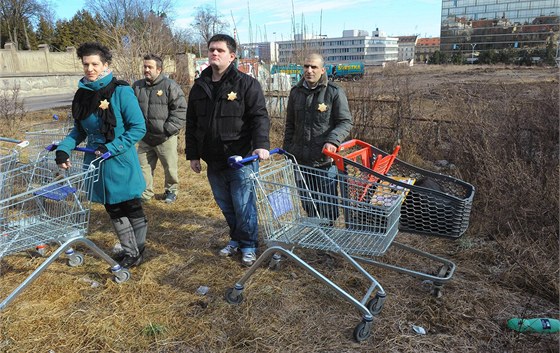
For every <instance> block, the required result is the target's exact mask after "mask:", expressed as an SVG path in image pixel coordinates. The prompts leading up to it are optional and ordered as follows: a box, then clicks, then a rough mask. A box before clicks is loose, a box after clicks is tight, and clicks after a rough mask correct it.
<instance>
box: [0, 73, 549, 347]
mask: <svg viewBox="0 0 560 353" xmlns="http://www.w3.org/2000/svg"><path fill="white" fill-rule="evenodd" d="M428 69H431V68H428ZM445 70H446V71H449V70H450V69H448V68H445ZM461 70H464V68H461ZM540 73H541V72H539V74H540ZM428 74H431V75H434V76H437V75H442V76H437V77H436V78H437V79H442V80H445V79H446V78H445V76H444V75H445V74H447V75H454V73H453V72H436V73H433V72H432V73H425V75H428ZM500 74H503V72H501V71H500ZM447 77H448V76H447ZM434 92H435V91H434ZM437 93H438V94H441V90H437ZM433 102H435V100H434V101H433ZM433 102H432V103H431V104H435V103H433ZM443 103H444V102H443V101H440V102H439V103H438V104H440V105H443ZM54 112H57V111H46V112H42V113H41V116H40V118H35V120H37V119H44V120H48V119H50V116H52V114H53V113H54ZM59 115H61V116H64V115H65V114H64V113H63V112H60V113H59ZM275 139H277V140H279V138H278V137H275ZM389 140H390V139H387V141H389ZM403 144H409V145H411V143H409V142H407V141H403ZM407 148H409V147H407ZM411 148H412V147H410V148H409V149H411ZM404 150H406V148H405V149H404ZM414 151H415V153H411V152H410V151H409V152H408V153H409V155H410V156H413V155H415V154H416V155H418V153H416V152H422V149H421V148H420V147H419V146H416V149H415V150H414ZM411 158H412V157H411ZM414 158H417V159H418V160H421V159H423V158H421V157H414ZM158 172H159V174H158V175H157V178H156V180H157V181H158V182H159V183H160V184H159V187H160V189H161V188H162V185H161V184H162V180H161V179H162V173H161V170H158ZM180 174H181V180H182V185H181V188H182V191H181V194H180V195H179V199H178V201H177V202H176V203H175V204H172V205H167V204H165V203H164V202H163V201H161V200H154V201H152V202H150V203H148V204H147V205H146V213H147V215H148V218H149V236H148V248H147V254H146V261H145V263H143V264H142V266H140V267H139V268H134V269H132V271H131V272H132V278H131V279H130V281H128V282H126V283H123V284H120V285H119V284H116V283H114V282H113V281H112V277H111V275H110V273H109V272H108V268H107V267H108V266H107V264H106V263H104V262H102V261H100V260H99V259H97V258H95V257H93V256H92V255H91V253H89V252H88V250H87V249H82V250H84V251H85V253H86V259H85V260H86V261H85V263H84V265H83V266H81V267H77V268H70V267H68V266H67V265H66V264H65V262H64V261H63V260H62V259H61V260H58V261H56V262H55V263H54V264H53V265H52V266H50V267H49V268H48V269H47V270H46V271H45V272H44V273H43V274H42V275H41V276H40V277H39V278H38V279H37V281H36V282H34V283H33V284H31V285H30V286H29V287H28V289H26V290H25V291H24V292H23V293H22V294H21V295H20V296H18V297H17V298H16V300H15V301H14V302H13V303H11V304H10V305H9V306H8V307H6V308H5V309H4V310H3V311H2V312H1V313H0V352H56V353H60V352H374V351H376V352H520V353H521V352H558V344H559V341H558V338H559V337H558V335H549V336H546V335H532V334H518V333H516V332H513V331H510V330H508V329H507V328H506V327H505V321H506V320H507V319H509V318H512V317H521V316H524V317H555V318H558V316H559V310H558V300H553V299H551V298H550V297H549V296H547V295H541V293H547V290H548V289H547V290H539V289H538V288H537V289H535V290H533V291H531V292H528V291H527V289H526V287H524V284H523V283H520V282H519V281H520V279H522V278H523V277H526V276H524V273H525V272H524V271H525V270H524V269H520V267H519V266H523V267H526V266H527V263H531V266H534V267H535V270H536V271H539V270H540V271H541V272H543V273H545V274H549V273H551V269H548V267H549V266H554V264H556V267H557V264H558V259H557V258H556V259H548V258H545V259H541V261H535V262H532V261H533V258H535V257H537V258H538V255H539V254H538V253H537V252H535V251H532V252H531V253H530V254H527V253H519V254H517V255H518V257H517V259H521V260H527V263H524V262H519V263H518V262H515V261H512V257H511V256H510V254H509V253H507V252H504V248H503V247H502V244H504V243H506V244H507V243H511V241H509V242H507V239H506V240H504V239H502V242H498V241H495V240H494V239H492V238H489V237H488V234H486V233H485V232H484V229H481V224H482V223H473V224H472V226H471V228H470V230H469V232H468V233H467V234H466V235H465V236H464V237H463V238H461V239H459V240H457V241H448V240H445V239H438V238H430V237H420V236H416V235H410V234H399V236H398V240H400V241H402V242H405V243H410V244H412V245H415V246H417V247H419V248H422V249H425V250H427V251H429V252H431V253H433V254H436V255H440V256H443V257H446V258H449V259H451V260H452V261H454V262H455V263H456V264H457V265H458V270H457V272H456V274H455V276H454V278H453V280H452V281H451V282H449V283H448V284H446V286H445V287H444V292H443V297H441V298H435V297H433V296H431V295H430V293H429V289H430V288H429V287H428V286H426V284H423V283H422V282H421V281H419V280H417V279H414V278H412V277H408V276H405V275H401V274H398V273H396V272H391V271H387V270H382V269H377V268H374V267H371V266H368V267H366V269H367V270H368V271H369V272H370V273H372V274H373V275H374V276H375V277H376V278H377V279H378V280H379V281H380V282H381V284H382V285H383V286H384V288H385V290H386V291H387V293H388V299H387V301H386V304H385V306H384V308H383V311H382V313H381V314H380V316H379V317H377V318H376V319H375V321H374V323H375V324H374V328H373V334H372V337H371V338H370V339H369V340H367V341H366V342H363V343H361V344H358V343H354V342H353V341H352V339H351V337H352V330H353V328H354V327H355V325H356V324H357V323H358V322H359V321H360V315H359V313H358V312H357V311H356V310H355V309H354V307H353V306H351V305H350V304H348V303H347V302H345V301H343V300H342V299H341V298H340V297H339V296H337V295H336V294H334V293H333V292H331V291H330V290H328V289H327V287H325V286H324V285H323V284H321V283H319V282H318V281H317V280H315V279H313V278H312V277H311V276H309V275H308V274H307V273H305V272H304V271H302V270H301V269H300V268H299V267H297V266H296V265H295V264H294V263H290V262H282V266H281V269H280V270H279V271H272V270H269V269H267V268H262V269H259V270H258V271H257V272H256V273H255V275H254V276H253V277H252V278H251V279H250V281H249V282H248V283H247V285H246V288H245V291H244V297H245V300H244V301H243V302H242V303H241V304H240V305H230V304H228V303H226V302H225V301H224V299H223V294H224V292H225V290H226V289H227V288H229V287H232V286H233V285H234V283H235V282H236V280H238V279H239V278H240V277H241V276H242V275H243V273H244V271H245V268H243V267H242V266H241V265H240V263H239V261H238V260H239V259H224V258H220V257H218V256H217V255H216V254H217V252H218V250H219V249H220V247H222V246H223V245H224V244H225V242H226V241H227V239H228V236H227V234H228V232H227V226H226V223H225V221H224V220H223V217H222V216H221V214H220V212H219V210H218V208H217V206H216V205H215V203H214V201H213V199H212V196H211V192H210V189H209V187H208V183H207V180H206V178H205V176H204V174H203V175H196V174H194V173H193V172H191V171H190V170H189V168H188V165H187V163H186V161H185V160H184V158H181V159H180ZM469 180H470V179H469ZM477 186H478V185H477ZM161 191H162V190H161ZM477 192H479V193H480V189H477ZM481 206H482V205H480V204H477V207H478V208H480V207H481ZM497 211H498V210H487V211H485V212H497ZM475 216H476V209H475ZM475 219H476V218H475ZM484 224H486V223H484ZM89 238H90V239H92V240H93V241H94V242H95V243H96V244H98V245H99V246H100V247H101V248H103V249H106V250H107V251H109V250H110V249H111V247H112V246H113V244H114V243H115V241H116V237H115V235H114V233H113V231H112V229H111V227H110V225H109V222H108V216H107V215H106V214H105V212H104V211H103V209H102V207H100V206H99V205H94V207H93V208H92V217H91V224H90V235H89ZM534 242H535V243H537V242H538V240H534ZM550 246H551V245H550V240H547V241H544V240H543V241H542V242H541V243H540V244H539V247H540V248H543V249H546V248H547V247H550ZM555 246H556V247H557V244H556V245H555ZM260 250H261V251H262V250H264V248H261V249H260ZM298 254H300V255H302V257H303V258H304V259H305V260H306V261H307V262H308V263H309V264H311V265H312V266H313V267H315V268H317V269H318V270H320V271H321V272H323V273H325V274H327V275H329V276H330V277H331V279H333V280H334V281H335V282H336V283H338V284H340V285H341V286H342V287H343V288H345V289H347V290H348V291H349V292H350V293H352V294H355V295H357V296H360V297H361V296H362V295H363V293H364V291H365V287H366V285H367V283H366V281H365V280H364V279H363V278H362V277H361V275H359V274H358V273H355V272H354V271H351V269H350V267H349V266H348V264H347V263H346V262H345V261H344V260H342V259H341V258H340V257H339V256H337V255H333V254H328V253H321V252H316V251H309V250H302V251H300V252H298ZM543 254H546V256H550V255H549V254H550V252H547V251H543ZM383 259H384V260H387V261H391V262H396V263H399V264H402V265H408V266H410V267H412V268H415V269H419V270H426V271H429V270H430V267H429V265H430V264H424V263H420V262H417V261H416V260H415V259H414V258H410V257H408V256H406V255H405V254H403V253H401V252H399V251H395V250H392V249H391V250H390V251H389V252H388V253H387V254H386V255H385V256H384V257H383ZM41 261H42V258H40V257H35V256H33V254H32V253H31V252H30V253H20V254H16V255H12V256H7V257H5V258H3V259H1V260H0V272H1V274H2V276H1V277H0V296H1V298H4V297H5V296H6V295H7V294H8V293H9V292H10V291H11V290H12V289H13V288H15V286H17V285H18V284H19V283H21V282H22V281H23V280H24V278H25V277H26V276H28V275H29V274H30V273H31V272H32V271H33V270H34V269H35V268H36V267H37V266H38V265H39V264H40V262H41ZM551 263H552V265H550V264H551ZM555 270H556V271H557V269H554V268H552V273H554V271H555ZM525 279H526V280H527V282H528V283H529V285H533V284H531V283H534V282H531V281H530V278H525ZM92 281H93V282H96V283H98V284H99V285H98V286H95V285H94V286H92ZM540 281H541V282H546V281H550V282H553V283H555V284H556V285H557V284H558V277H557V275H556V277H555V278H550V277H548V278H546V279H545V278H544V277H543V278H542V279H540ZM203 285H204V286H208V287H209V288H210V291H209V292H208V294H206V295H205V296H200V295H198V294H196V290H197V288H198V287H199V286H203ZM525 285H526V284H525ZM543 285H544V284H543ZM545 287H547V288H548V287H549V285H545ZM556 294H557V292H556ZM546 298H548V299H546ZM412 325H418V326H422V327H424V328H425V329H426V331H427V334H426V335H424V336H421V335H417V334H415V333H414V332H413V330H412Z"/></svg>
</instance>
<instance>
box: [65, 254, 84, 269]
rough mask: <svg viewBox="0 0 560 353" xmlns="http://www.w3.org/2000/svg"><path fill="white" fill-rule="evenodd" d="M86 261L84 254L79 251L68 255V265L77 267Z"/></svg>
mask: <svg viewBox="0 0 560 353" xmlns="http://www.w3.org/2000/svg"><path fill="white" fill-rule="evenodd" d="M83 263H84V255H83V254H81V253H79V252H74V253H73V254H72V255H70V256H69V257H68V266H70V267H77V266H81V265H82V264H83Z"/></svg>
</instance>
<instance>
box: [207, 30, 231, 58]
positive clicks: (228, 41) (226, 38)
mask: <svg viewBox="0 0 560 353" xmlns="http://www.w3.org/2000/svg"><path fill="white" fill-rule="evenodd" d="M212 42H226V46H227V48H228V49H229V51H230V52H232V53H235V52H236V51H237V44H236V43H235V39H233V38H232V37H230V36H228V35H227V34H215V35H213V36H212V38H210V40H208V48H210V43H212Z"/></svg>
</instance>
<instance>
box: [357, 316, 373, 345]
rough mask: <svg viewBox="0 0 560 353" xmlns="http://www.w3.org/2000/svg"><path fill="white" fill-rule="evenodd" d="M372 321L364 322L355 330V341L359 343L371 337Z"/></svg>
mask: <svg viewBox="0 0 560 353" xmlns="http://www.w3.org/2000/svg"><path fill="white" fill-rule="evenodd" d="M371 326H372V322H371V321H366V320H362V322H360V323H359V324H358V326H356V328H355V329H354V339H355V340H356V341H357V342H362V341H365V340H367V339H368V338H369V336H371Z"/></svg>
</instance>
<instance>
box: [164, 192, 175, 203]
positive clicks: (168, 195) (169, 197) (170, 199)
mask: <svg viewBox="0 0 560 353" xmlns="http://www.w3.org/2000/svg"><path fill="white" fill-rule="evenodd" d="M176 200H177V194H174V193H172V192H171V191H166V192H165V203H173V202H175V201H176Z"/></svg>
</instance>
